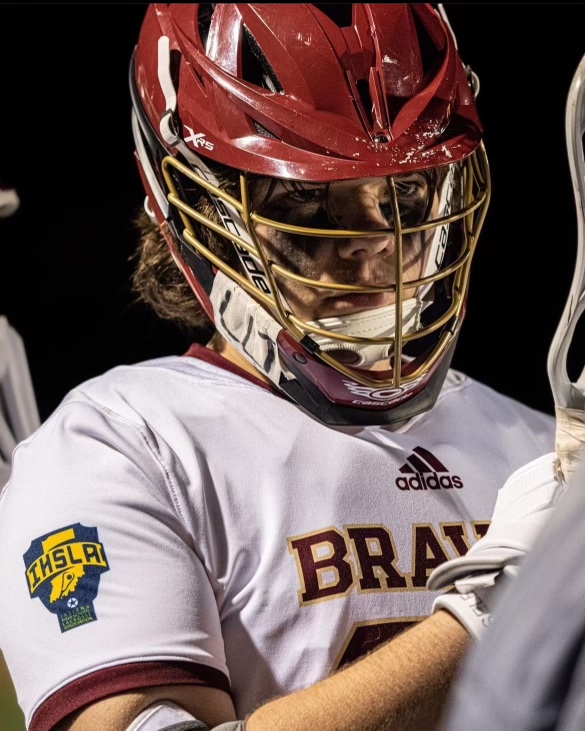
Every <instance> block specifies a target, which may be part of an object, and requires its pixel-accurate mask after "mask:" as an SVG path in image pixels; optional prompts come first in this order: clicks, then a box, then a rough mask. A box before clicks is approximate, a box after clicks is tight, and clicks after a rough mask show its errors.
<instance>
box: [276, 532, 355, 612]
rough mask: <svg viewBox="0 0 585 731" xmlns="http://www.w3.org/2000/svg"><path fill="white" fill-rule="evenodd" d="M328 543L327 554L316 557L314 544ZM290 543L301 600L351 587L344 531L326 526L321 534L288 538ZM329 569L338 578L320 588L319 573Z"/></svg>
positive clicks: (311, 600) (338, 592)
mask: <svg viewBox="0 0 585 731" xmlns="http://www.w3.org/2000/svg"><path fill="white" fill-rule="evenodd" d="M327 543H328V544H330V546H331V549H332V551H331V553H330V555H328V556H327V557H326V558H323V559H316V558H315V554H314V552H313V547H316V546H318V545H319V544H327ZM290 546H291V549H292V550H294V551H295V552H296V554H297V562H298V564H299V568H300V573H301V578H302V582H303V592H302V594H301V598H302V601H303V603H306V602H313V601H316V600H317V599H324V598H326V597H331V596H339V595H340V594H341V595H342V594H346V593H347V592H348V591H350V589H351V588H352V587H353V574H352V570H351V564H350V563H349V561H348V560H347V545H346V542H345V537H344V535H343V533H340V532H339V531H338V530H336V529H335V528H329V529H327V530H324V531H322V532H320V533H313V534H312V535H309V536H304V537H301V538H295V539H293V540H291V541H290ZM331 568H333V569H335V570H336V572H337V577H338V580H337V582H336V583H335V584H332V585H331V586H326V587H322V586H321V585H320V582H319V573H320V572H322V571H323V570H325V569H331Z"/></svg>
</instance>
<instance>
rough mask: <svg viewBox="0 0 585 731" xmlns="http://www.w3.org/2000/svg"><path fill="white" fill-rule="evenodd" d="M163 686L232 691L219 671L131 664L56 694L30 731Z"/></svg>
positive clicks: (42, 729)
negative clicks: (101, 703) (88, 708)
mask: <svg viewBox="0 0 585 731" xmlns="http://www.w3.org/2000/svg"><path fill="white" fill-rule="evenodd" d="M160 685H205V686H209V687H211V688H218V689H220V690H224V691H225V692H226V693H229V692H230V685H229V681H228V679H227V678H226V676H225V675H224V674H223V673H222V672H220V671H219V670H215V669H214V668H209V667H206V666H205V665H198V664H197V663H191V662H132V663H129V664H127V665H116V666H114V667H111V668H106V669H105V670H98V671H97V672H95V673H91V674H90V675H85V676H84V677H83V678H79V679H78V680H74V681H73V682H72V683H69V685H66V686H65V687H64V688H61V689H60V690H58V691H57V692H56V693H53V695H52V696H50V697H49V698H48V699H47V700H46V701H45V702H44V703H43V704H42V705H41V706H40V707H39V708H38V709H37V711H36V713H35V714H34V716H33V717H32V720H31V722H30V726H29V731H51V729H54V728H55V726H56V725H57V724H58V723H59V722H60V721H62V720H63V719H65V718H67V716H69V715H70V714H72V713H75V712H76V711H79V710H81V709H82V708H83V707H84V706H88V705H90V704H91V703H95V702H96V701H99V700H102V699H103V698H107V697H109V696H112V695H116V694H118V693H126V692H129V691H132V690H138V689H139V688H152V687H154V686H160Z"/></svg>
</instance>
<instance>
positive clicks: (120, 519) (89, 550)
mask: <svg viewBox="0 0 585 731" xmlns="http://www.w3.org/2000/svg"><path fill="white" fill-rule="evenodd" d="M181 477H182V476H181V468H180V465H179V464H178V463H177V459H176V457H175V456H174V454H173V451H172V449H171V448H170V447H169V446H168V445H166V444H165V443H164V442H162V440H161V439H160V438H159V437H158V435H157V434H156V433H154V432H153V431H152V430H151V429H149V428H148V426H147V425H145V424H144V423H140V421H139V420H137V421H136V422H135V423H134V422H132V421H131V420H129V419H127V418H125V417H124V418H123V417H121V416H119V415H117V414H115V413H112V412H111V411H109V410H107V409H105V408H101V407H99V406H97V405H96V404H95V403H92V402H88V401H83V400H74V401H70V402H67V403H65V404H64V405H63V406H62V407H61V408H60V409H59V410H58V411H57V412H56V413H55V414H54V415H53V416H52V417H51V418H50V419H49V420H47V422H45V423H44V424H43V426H42V427H41V428H40V429H39V430H38V431H37V432H36V434H35V435H33V437H32V438H30V439H29V440H27V441H26V442H24V443H22V444H21V445H20V446H19V447H18V448H17V450H16V452H15V455H14V461H13V470H12V478H11V480H10V482H9V483H8V485H7V486H6V488H5V490H4V492H3V493H2V497H1V499H0V583H1V585H2V592H1V593H0V647H1V648H2V651H3V652H4V655H5V658H6V661H7V664H8V668H9V670H10V673H11V676H12V679H13V681H14V685H15V688H16V691H17V695H18V699H19V703H20V705H21V707H22V709H23V711H24V713H25V718H26V722H27V727H29V725H30V729H31V731H46V729H49V728H51V726H52V724H54V723H55V722H57V721H58V720H60V717H64V716H65V715H67V714H68V713H70V712H72V711H73V710H76V708H74V707H72V704H73V705H75V704H77V705H78V706H79V704H83V705H85V704H87V703H90V702H92V701H95V700H98V699H99V698H102V697H106V696H108V695H111V694H112V693H115V692H121V691H124V690H131V689H135V688H138V687H147V686H150V685H157V684H158V685H162V684H165V685H166V684H172V683H189V682H193V683H204V684H210V685H214V686H215V687H221V688H224V689H226V690H227V689H229V682H228V671H227V667H226V663H225V654H224V647H223V641H222V638H221V629H220V622H219V616H218V610H217V604H216V599H215V595H214V591H213V588H212V583H211V581H210V578H209V576H208V574H207V572H206V569H205V567H204V565H203V562H202V561H201V559H200V557H199V555H198V550H197V537H196V536H193V535H191V534H190V532H189V531H188V529H187V528H186V527H185V525H186V521H185V520H183V517H184V516H182V515H181V509H182V508H181V505H182V503H181V501H180V500H178V499H177V491H178V490H179V489H181V488H184V485H180V481H181ZM190 487H192V489H193V490H194V491H195V492H196V490H197V486H196V485H193V486H190ZM183 509H184V508H183ZM71 688H75V689H76V692H75V693H71V692H69V691H70V690H71ZM72 697H74V698H75V699H77V700H76V701H72V700H71V698H72ZM63 699H68V701H67V703H65V704H64V703H63Z"/></svg>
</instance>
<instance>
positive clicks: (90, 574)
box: [23, 523, 110, 632]
mask: <svg viewBox="0 0 585 731" xmlns="http://www.w3.org/2000/svg"><path fill="white" fill-rule="evenodd" d="M23 558H24V565H25V566H26V581H27V584H28V590H29V593H30V596H31V598H32V599H35V598H38V599H40V600H41V601H42V602H43V604H44V605H45V607H46V608H47V609H48V610H49V611H50V612H53V613H54V614H56V615H57V617H58V618H59V626H60V627H61V632H67V630H70V629H73V628H74V627H79V626H81V625H83V624H87V623H88V622H93V621H94V620H96V619H97V617H96V614H95V610H94V608H93V602H94V601H95V598H96V596H97V593H98V588H99V583H100V576H101V575H102V574H103V573H104V571H109V569H110V567H109V565H108V560H107V558H106V553H105V551H104V546H103V544H101V543H100V541H99V538H98V532H97V528H88V527H87V526H84V525H81V523H74V524H73V525H69V526H66V527H65V528H60V529H59V530H58V531H54V532H52V533H47V534H46V535H44V536H41V537H40V538H37V539H36V540H34V541H33V542H32V543H31V544H30V548H29V549H28V551H27V552H26V553H25V554H24V556H23Z"/></svg>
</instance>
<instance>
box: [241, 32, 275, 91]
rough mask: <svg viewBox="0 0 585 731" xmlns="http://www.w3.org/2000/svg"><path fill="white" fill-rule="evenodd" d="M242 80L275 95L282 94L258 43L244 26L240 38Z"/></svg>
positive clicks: (273, 72)
mask: <svg viewBox="0 0 585 731" xmlns="http://www.w3.org/2000/svg"><path fill="white" fill-rule="evenodd" d="M242 78H243V79H244V81H247V82H249V83H250V84H254V85H255V86H259V87H261V88H262V89H269V90H270V91H273V92H274V93H276V94H284V88H283V86H282V84H281V83H280V81H279V80H278V77H277V76H276V73H275V71H274V69H273V68H272V66H271V65H270V64H269V63H268V59H267V58H266V56H265V55H264V53H263V51H262V49H261V48H260V45H259V43H258V41H257V40H256V39H255V38H254V36H253V35H252V34H251V33H250V31H249V30H248V28H246V26H244V33H243V37H242Z"/></svg>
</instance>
